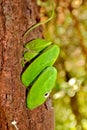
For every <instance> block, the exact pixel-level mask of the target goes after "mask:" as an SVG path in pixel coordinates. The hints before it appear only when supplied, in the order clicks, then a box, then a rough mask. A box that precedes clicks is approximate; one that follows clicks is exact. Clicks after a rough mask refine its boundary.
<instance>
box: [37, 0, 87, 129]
mask: <svg viewBox="0 0 87 130" xmlns="http://www.w3.org/2000/svg"><path fill="white" fill-rule="evenodd" d="M50 2H51V1H50ZM37 3H38V5H40V15H41V20H42V21H44V20H46V19H47V18H49V17H50V15H51V11H52V8H51V6H49V2H48V0H46V1H44V2H42V1H41V0H37ZM50 4H51V3H50ZM54 6H55V7H54V8H55V9H54V10H55V16H54V18H53V20H51V21H50V22H49V23H46V24H45V25H44V37H45V38H46V39H49V40H51V41H53V43H54V44H57V45H58V46H59V47H60V49H61V53H60V56H59V58H58V60H57V61H56V63H55V66H56V68H57V70H58V77H57V82H56V85H55V89H54V90H53V92H52V99H53V106H54V110H55V120H56V122H55V130H87V73H86V72H87V0H55V1H54Z"/></svg>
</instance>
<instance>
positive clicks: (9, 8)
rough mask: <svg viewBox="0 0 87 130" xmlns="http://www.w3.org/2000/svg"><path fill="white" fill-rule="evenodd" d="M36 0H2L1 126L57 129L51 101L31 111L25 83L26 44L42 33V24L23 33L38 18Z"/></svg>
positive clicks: (20, 129) (24, 129)
mask: <svg viewBox="0 0 87 130" xmlns="http://www.w3.org/2000/svg"><path fill="white" fill-rule="evenodd" d="M38 12H39V8H38V6H37V5H36V2H35V1H34V0H0V130H54V111H53V108H52V107H51V106H50V105H49V99H48V101H47V102H46V103H45V104H43V105H41V106H40V107H38V108H36V109H34V110H33V111H30V110H29V109H27V108H26V88H25V87H24V86H23V85H22V83H21V80H20V75H21V72H22V65H21V61H22V55H23V45H24V44H25V43H26V42H27V41H29V40H32V39H34V38H37V37H42V28H41V27H38V28H36V29H34V30H33V31H32V32H30V33H29V35H28V36H27V38H26V39H24V38H23V34H24V32H25V31H26V29H28V28H29V27H30V26H32V25H33V24H35V23H37V22H39V13H38Z"/></svg>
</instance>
